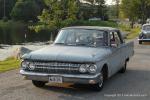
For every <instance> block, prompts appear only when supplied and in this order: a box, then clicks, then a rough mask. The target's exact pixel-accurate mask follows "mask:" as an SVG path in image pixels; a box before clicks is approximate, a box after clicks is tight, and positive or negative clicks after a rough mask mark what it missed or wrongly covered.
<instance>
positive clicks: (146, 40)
mask: <svg viewBox="0 0 150 100" xmlns="http://www.w3.org/2000/svg"><path fill="white" fill-rule="evenodd" d="M138 41H143V42H150V39H138Z"/></svg>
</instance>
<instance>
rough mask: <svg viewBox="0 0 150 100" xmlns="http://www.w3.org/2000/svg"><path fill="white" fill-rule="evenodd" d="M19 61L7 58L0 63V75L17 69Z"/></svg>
mask: <svg viewBox="0 0 150 100" xmlns="http://www.w3.org/2000/svg"><path fill="white" fill-rule="evenodd" d="M19 65H20V61H19V60H16V59H14V58H8V59H6V60H5V61H0V73H1V72H5V71H9V70H13V69H17V68H19Z"/></svg>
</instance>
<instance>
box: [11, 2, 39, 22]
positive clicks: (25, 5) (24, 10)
mask: <svg viewBox="0 0 150 100" xmlns="http://www.w3.org/2000/svg"><path fill="white" fill-rule="evenodd" d="M38 1H39V0H38ZM39 4H40V2H37V1H36V0H18V1H17V2H16V4H15V6H14V8H13V9H12V12H11V14H10V15H11V17H12V19H13V20H22V21H25V22H28V21H34V22H36V21H37V16H38V15H40V14H41V10H42V8H41V6H39Z"/></svg>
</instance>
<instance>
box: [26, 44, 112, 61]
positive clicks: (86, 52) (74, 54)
mask: <svg viewBox="0 0 150 100" xmlns="http://www.w3.org/2000/svg"><path fill="white" fill-rule="evenodd" d="M110 53H111V50H110V49H108V48H102V47H101V48H93V47H73V46H58V45H51V46H48V47H46V48H43V49H40V50H37V51H33V52H31V53H30V54H27V55H24V56H23V59H29V60H38V61H39V60H40V61H62V62H96V61H100V60H102V59H104V58H105V57H107V55H109V54H110Z"/></svg>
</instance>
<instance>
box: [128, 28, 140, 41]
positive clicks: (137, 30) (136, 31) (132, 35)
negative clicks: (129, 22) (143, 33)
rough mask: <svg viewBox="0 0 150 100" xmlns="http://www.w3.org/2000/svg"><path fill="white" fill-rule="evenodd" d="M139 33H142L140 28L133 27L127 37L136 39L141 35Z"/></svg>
mask: <svg viewBox="0 0 150 100" xmlns="http://www.w3.org/2000/svg"><path fill="white" fill-rule="evenodd" d="M139 33H140V28H133V29H131V31H130V32H129V34H128V36H127V39H134V38H135V37H137V36H138V35H139Z"/></svg>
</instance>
